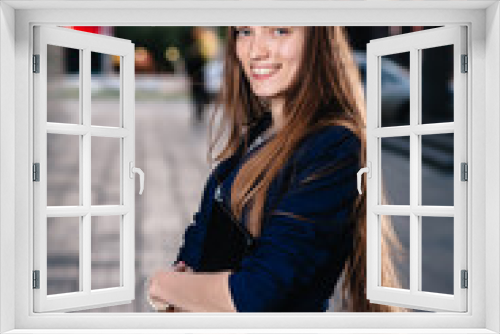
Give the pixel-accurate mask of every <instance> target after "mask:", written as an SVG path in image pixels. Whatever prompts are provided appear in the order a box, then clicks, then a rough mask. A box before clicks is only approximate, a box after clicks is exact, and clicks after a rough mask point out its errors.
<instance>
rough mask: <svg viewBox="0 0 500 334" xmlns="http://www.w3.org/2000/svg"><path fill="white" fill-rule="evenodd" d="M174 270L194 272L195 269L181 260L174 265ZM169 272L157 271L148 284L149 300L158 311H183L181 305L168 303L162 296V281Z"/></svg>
mask: <svg viewBox="0 0 500 334" xmlns="http://www.w3.org/2000/svg"><path fill="white" fill-rule="evenodd" d="M172 270H173V271H177V272H193V269H192V268H191V267H189V266H187V265H186V263H184V261H180V262H178V263H176V264H175V265H174V266H173V267H172ZM166 274H167V272H165V271H160V272H157V273H156V274H155V275H154V276H153V277H152V278H151V280H150V282H149V285H148V301H149V303H150V304H151V305H152V306H153V308H154V309H155V310H157V311H158V312H183V311H184V310H183V309H181V308H180V307H176V306H174V305H171V304H168V303H167V301H166V300H164V299H163V298H162V297H161V296H162V293H161V282H162V281H163V280H164V279H165V278H166V277H165V276H166Z"/></svg>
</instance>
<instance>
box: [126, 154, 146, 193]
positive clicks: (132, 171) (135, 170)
mask: <svg viewBox="0 0 500 334" xmlns="http://www.w3.org/2000/svg"><path fill="white" fill-rule="evenodd" d="M129 167H130V174H129V176H130V178H131V179H133V178H134V174H139V185H140V189H139V195H142V192H143V191H144V172H143V171H142V169H140V168H137V167H134V162H133V161H130V163H129Z"/></svg>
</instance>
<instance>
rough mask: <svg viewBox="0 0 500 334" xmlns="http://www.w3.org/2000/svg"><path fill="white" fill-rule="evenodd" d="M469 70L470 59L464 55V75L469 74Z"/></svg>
mask: <svg viewBox="0 0 500 334" xmlns="http://www.w3.org/2000/svg"><path fill="white" fill-rule="evenodd" d="M468 68H469V57H467V55H462V73H467V71H468Z"/></svg>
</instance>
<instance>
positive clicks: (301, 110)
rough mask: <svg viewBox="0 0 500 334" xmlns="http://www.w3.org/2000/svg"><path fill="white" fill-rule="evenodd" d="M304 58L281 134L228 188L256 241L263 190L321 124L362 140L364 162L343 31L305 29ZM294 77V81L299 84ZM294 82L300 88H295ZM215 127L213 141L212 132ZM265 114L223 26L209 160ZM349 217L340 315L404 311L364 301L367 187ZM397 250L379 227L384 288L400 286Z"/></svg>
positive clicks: (389, 231)
mask: <svg viewBox="0 0 500 334" xmlns="http://www.w3.org/2000/svg"><path fill="white" fill-rule="evenodd" d="M304 41H305V45H304V47H303V50H304V51H303V57H302V62H301V66H300V68H299V70H298V73H297V76H296V78H295V82H294V83H292V85H291V86H290V87H289V89H288V90H287V92H285V94H286V96H285V105H284V108H283V111H284V114H283V116H284V119H285V122H284V124H283V128H282V129H281V130H280V131H279V132H278V133H277V134H276V135H275V136H274V137H273V138H272V139H271V140H270V141H269V142H268V143H267V144H266V145H264V146H263V147H262V148H261V149H260V150H259V151H257V153H256V154H254V155H253V156H252V157H251V158H250V159H249V160H248V161H247V162H245V164H244V165H243V166H242V167H241V169H240V170H239V172H238V174H237V176H236V178H235V180H234V182H233V185H232V188H231V209H232V211H233V213H234V214H235V216H236V217H241V215H242V212H243V209H244V208H246V207H247V206H248V208H249V212H248V223H247V227H248V229H249V231H250V232H251V233H252V234H253V235H254V236H258V235H259V233H260V230H261V224H262V221H263V214H264V212H263V207H264V203H265V199H266V194H267V190H268V189H269V186H270V184H271V182H272V181H273V179H274V178H275V177H276V176H277V174H278V172H279V171H280V170H281V169H282V168H283V166H284V164H285V163H286V162H287V160H288V159H289V158H290V157H291V155H292V153H293V152H294V150H295V149H297V147H298V146H299V144H300V142H301V141H302V140H303V139H304V138H305V137H306V136H307V135H308V134H310V133H312V132H314V131H317V130H319V129H321V128H323V127H326V126H332V125H341V126H344V127H346V128H348V129H350V130H351V131H352V132H353V133H354V134H355V135H356V136H357V137H358V138H359V140H360V142H361V152H360V166H365V161H366V152H365V151H366V150H365V148H366V134H365V129H366V110H365V108H366V107H365V101H364V94H363V87H362V83H361V80H360V76H359V72H358V68H357V66H356V64H355V62H354V61H353V57H352V53H351V49H350V47H349V44H348V42H347V39H346V36H345V32H344V29H343V28H342V27H305V39H304ZM299 79H300V81H299ZM299 82H300V83H299ZM221 111H222V115H221V117H219V118H218V119H219V122H218V123H219V128H218V131H217V133H216V134H215V136H213V131H212V129H213V128H214V125H215V124H216V119H217V114H218V113H219V112H221ZM265 112H266V109H265V106H264V105H263V104H262V102H260V101H259V99H258V98H257V96H255V94H253V92H252V89H251V87H250V84H249V82H248V80H247V78H246V76H245V75H244V73H243V69H242V67H241V64H240V62H239V60H238V58H237V56H236V30H235V29H234V28H233V27H229V28H228V33H227V43H226V50H225V60H224V75H223V85H222V90H221V93H220V95H219V104H218V107H217V108H216V112H215V113H214V114H213V117H212V120H211V125H210V131H209V136H210V148H209V159H210V158H211V156H212V154H213V151H214V149H215V147H216V146H217V144H218V143H219V141H220V140H221V138H223V136H224V134H226V140H227V142H226V143H225V145H224V146H223V149H222V151H221V152H220V153H219V154H218V155H217V156H216V157H215V160H216V161H220V160H223V159H226V158H229V157H230V156H231V155H233V154H235V153H236V151H237V150H238V148H239V147H240V145H241V140H243V141H244V143H245V145H244V147H245V150H246V148H247V146H248V129H249V127H250V125H251V124H252V122H254V121H255V120H256V119H259V118H260V117H261V116H262V115H263V113H265ZM363 189H364V191H363V194H362V195H359V196H358V197H357V198H356V200H355V203H354V207H353V211H352V215H351V217H352V219H351V220H352V224H353V229H354V252H353V253H352V254H350V256H349V258H348V260H347V261H346V264H345V267H344V272H343V279H342V287H341V291H342V299H343V305H344V310H346V311H350V312H370V311H402V309H400V308H395V307H390V306H384V305H378V304H371V303H369V301H368V300H367V299H366V187H365V185H364V186H363ZM394 247H396V248H399V249H400V248H401V245H400V243H399V241H398V239H397V238H396V236H395V234H394V230H393V228H392V225H391V224H390V221H386V222H385V224H383V225H382V245H381V248H382V264H383V269H382V283H383V286H390V287H399V286H400V283H399V279H398V275H397V272H396V270H395V265H394V262H393V259H392V257H391V251H392V250H393V249H394Z"/></svg>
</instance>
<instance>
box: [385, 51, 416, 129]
mask: <svg viewBox="0 0 500 334" xmlns="http://www.w3.org/2000/svg"><path fill="white" fill-rule="evenodd" d="M380 71H381V74H380V78H381V79H380V80H381V90H380V92H381V94H382V95H381V97H380V100H381V114H382V117H381V118H382V120H381V122H382V123H381V126H399V125H409V124H410V74H409V73H410V52H403V53H398V54H392V55H387V56H382V57H380Z"/></svg>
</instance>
